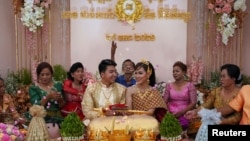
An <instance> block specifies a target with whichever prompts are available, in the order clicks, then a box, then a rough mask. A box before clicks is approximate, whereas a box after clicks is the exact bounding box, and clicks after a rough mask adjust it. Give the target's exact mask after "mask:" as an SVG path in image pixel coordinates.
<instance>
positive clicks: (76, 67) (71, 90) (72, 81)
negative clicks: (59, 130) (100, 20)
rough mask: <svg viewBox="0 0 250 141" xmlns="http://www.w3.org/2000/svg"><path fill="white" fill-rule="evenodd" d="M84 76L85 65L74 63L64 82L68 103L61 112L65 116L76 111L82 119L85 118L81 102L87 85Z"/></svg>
mask: <svg viewBox="0 0 250 141" xmlns="http://www.w3.org/2000/svg"><path fill="white" fill-rule="evenodd" d="M83 77H84V67H83V65H82V63H80V62H76V63H74V64H73V65H72V66H71V68H70V70H69V72H68V79H67V80H65V81H64V83H63V92H64V95H65V99H66V104H65V105H64V106H63V108H62V110H61V112H62V115H63V116H64V117H65V116H67V115H68V114H69V113H71V112H76V113H77V114H78V116H79V117H80V119H81V120H82V119H83V118H84V115H83V112H82V106H81V102H82V96H83V93H84V92H85V88H86V86H85V84H84V83H83Z"/></svg>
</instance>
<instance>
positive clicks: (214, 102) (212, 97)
mask: <svg viewBox="0 0 250 141" xmlns="http://www.w3.org/2000/svg"><path fill="white" fill-rule="evenodd" d="M221 90H222V88H221V87H219V88H216V89H213V90H212V91H211V93H210V94H209V95H208V98H207V100H206V102H205V103H203V104H202V105H201V106H202V107H204V108H207V109H214V108H221V107H224V106H226V105H228V103H229V102H230V101H231V100H232V99H234V98H235V97H236V95H237V94H238V92H239V90H237V91H234V92H233V94H232V97H230V98H228V99H227V100H223V99H222V97H221ZM223 118H224V120H227V122H228V123H231V124H238V123H239V121H240V119H241V112H233V113H232V114H229V115H227V116H224V117H223Z"/></svg>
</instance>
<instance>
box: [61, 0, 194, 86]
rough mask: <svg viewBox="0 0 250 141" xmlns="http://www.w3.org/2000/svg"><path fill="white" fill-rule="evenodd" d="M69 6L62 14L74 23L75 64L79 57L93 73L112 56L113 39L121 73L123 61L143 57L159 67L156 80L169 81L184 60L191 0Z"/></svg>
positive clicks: (79, 1)
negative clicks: (189, 1) (188, 0)
mask: <svg viewBox="0 0 250 141" xmlns="http://www.w3.org/2000/svg"><path fill="white" fill-rule="evenodd" d="M70 5H71V8H70V11H62V17H63V18H65V20H67V19H70V21H71V23H70V25H71V31H70V33H71V35H70V36H71V39H70V40H71V45H70V47H71V64H73V63H74V62H77V61H80V62H82V63H83V64H84V66H86V68H88V71H89V72H92V73H95V72H96V71H97V70H98V64H99V63H100V61H101V60H102V59H106V58H111V54H110V51H111V41H115V42H116V43H117V46H118V47H117V49H116V54H115V61H116V62H117V64H118V65H117V71H118V73H122V71H121V66H122V62H123V61H124V60H125V59H131V60H133V61H134V62H135V63H137V62H138V61H140V60H141V59H142V58H145V59H147V60H149V61H150V62H151V63H152V64H153V65H154V67H156V65H157V70H156V76H157V81H165V82H168V81H171V80H173V77H172V66H173V64H174V63H175V62H176V61H183V62H184V63H185V62H186V44H187V43H186V40H187V23H186V21H188V20H187V19H188V17H190V14H189V13H188V12H187V0H162V1H160V2H159V1H157V0H152V1H151V2H149V1H146V0H145V1H144V0H143V1H139V0H125V1H119V0H118V1H115V0H112V1H105V3H99V1H97V0H92V1H91V3H90V2H89V1H85V0H71V1H70ZM142 12H143V13H142ZM71 15H74V18H72V17H71Z"/></svg>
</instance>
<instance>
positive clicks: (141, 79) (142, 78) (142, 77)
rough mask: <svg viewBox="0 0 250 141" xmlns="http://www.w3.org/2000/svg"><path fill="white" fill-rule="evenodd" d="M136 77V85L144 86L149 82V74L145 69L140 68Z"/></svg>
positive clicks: (136, 71) (136, 72) (135, 74)
mask: <svg viewBox="0 0 250 141" xmlns="http://www.w3.org/2000/svg"><path fill="white" fill-rule="evenodd" d="M134 77H135V80H136V84H143V83H145V82H147V80H148V76H147V72H146V71H145V70H144V68H143V67H140V68H138V69H136V70H135V73H134Z"/></svg>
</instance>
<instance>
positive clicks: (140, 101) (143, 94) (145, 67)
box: [126, 60, 167, 116]
mask: <svg viewBox="0 0 250 141" xmlns="http://www.w3.org/2000/svg"><path fill="white" fill-rule="evenodd" d="M134 76H135V80H136V85H134V86H131V87H128V89H127V92H126V104H127V105H128V107H129V109H133V110H140V111H145V114H146V115H150V116H153V115H154V113H155V109H158V108H161V109H165V110H166V109H167V106H166V104H165V102H164V100H163V98H162V97H161V95H160V93H159V91H158V90H156V89H155V88H154V86H155V83H156V80H155V71H154V67H153V65H152V64H151V63H150V62H149V61H146V60H142V61H141V62H139V63H137V64H136V66H135V73H134Z"/></svg>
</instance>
